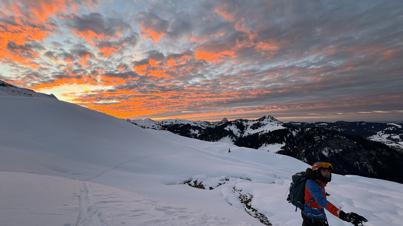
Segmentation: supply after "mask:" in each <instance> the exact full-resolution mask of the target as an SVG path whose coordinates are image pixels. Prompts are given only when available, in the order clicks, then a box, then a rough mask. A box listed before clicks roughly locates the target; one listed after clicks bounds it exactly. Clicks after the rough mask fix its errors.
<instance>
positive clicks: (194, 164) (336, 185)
mask: <svg viewBox="0 0 403 226" xmlns="http://www.w3.org/2000/svg"><path fill="white" fill-rule="evenodd" d="M0 106H2V107H3V106H4V108H2V111H0V125H1V127H0V180H1V181H2V183H0V199H1V200H2V202H0V208H1V209H2V211H0V216H1V217H0V225H7V226H17V225H41V226H48V225H49V226H51V225H52V226H53V225H70V226H72V225H81V226H93V225H108V226H110V225H243V226H245V225H263V222H266V221H265V219H266V220H268V221H269V223H270V224H272V225H276V226H279V225H281V226H295V225H300V224H301V219H300V218H301V217H300V213H299V212H295V211H294V207H293V206H292V205H290V204H289V203H288V202H287V201H286V196H287V193H288V187H289V183H290V179H291V175H292V174H294V173H295V172H298V171H302V170H305V168H306V167H308V165H307V164H305V163H303V162H301V161H298V160H296V159H294V158H291V157H288V156H283V155H278V154H275V153H270V152H259V151H256V150H254V149H250V148H242V147H237V146H235V145H233V144H228V143H223V142H206V141H201V140H196V139H191V138H187V137H182V136H178V135H176V134H173V133H171V132H168V131H164V130H145V129H142V128H139V127H136V126H133V125H132V124H130V123H128V122H127V121H124V120H119V119H116V118H112V117H110V116H107V115H104V114H101V113H99V112H94V111H90V110H88V109H85V108H82V107H79V106H76V105H72V104H69V103H65V102H62V101H53V100H51V99H50V98H25V97H17V96H7V97H3V98H0ZM27 115H28V116H29V117H27ZM229 149H231V152H228V150H229ZM194 179H196V180H198V181H199V183H201V184H205V185H206V186H211V187H212V188H213V189H211V190H210V189H198V188H194V187H192V186H189V185H188V184H186V183H185V182H186V181H189V180H190V181H192V180H194ZM328 192H329V193H330V194H331V196H330V197H329V199H330V200H331V201H332V202H334V203H335V204H336V205H337V206H339V207H342V208H343V210H345V211H354V212H357V213H359V214H361V215H363V216H365V217H366V218H368V220H369V222H368V223H367V224H366V226H375V225H377V226H378V225H388V226H398V225H401V221H402V216H403V204H402V203H403V185H402V184H398V183H393V182H388V181H384V180H377V179H369V178H365V177H359V176H339V175H335V176H334V179H333V181H332V183H330V184H329V185H328ZM247 206H250V208H247V209H245V208H246V207H247ZM329 222H330V225H332V226H342V225H349V224H347V223H344V222H341V221H340V220H339V219H336V218H335V217H333V216H330V215H329ZM266 223H267V222H266ZM266 223H265V224H266ZM266 225H268V223H267V224H266Z"/></svg>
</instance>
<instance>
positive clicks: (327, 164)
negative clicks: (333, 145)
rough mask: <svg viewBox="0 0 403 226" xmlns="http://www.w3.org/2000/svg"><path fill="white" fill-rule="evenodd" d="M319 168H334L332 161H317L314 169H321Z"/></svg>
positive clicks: (313, 166)
mask: <svg viewBox="0 0 403 226" xmlns="http://www.w3.org/2000/svg"><path fill="white" fill-rule="evenodd" d="M319 169H330V170H332V169H333V166H332V164H331V163H330V162H315V163H314V164H313V165H312V170H319Z"/></svg>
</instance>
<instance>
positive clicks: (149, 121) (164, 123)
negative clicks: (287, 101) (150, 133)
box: [128, 118, 214, 129]
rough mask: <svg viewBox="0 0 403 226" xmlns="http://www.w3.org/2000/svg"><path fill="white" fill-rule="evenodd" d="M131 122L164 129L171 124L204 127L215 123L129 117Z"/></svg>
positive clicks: (145, 126)
mask: <svg viewBox="0 0 403 226" xmlns="http://www.w3.org/2000/svg"><path fill="white" fill-rule="evenodd" d="M128 121H129V122H131V123H133V124H134V125H137V126H140V127H141V128H145V129H162V127H164V126H171V125H189V126H198V127H201V128H203V129H205V128H207V127H209V126H212V125H214V123H210V122H205V121H190V120H183V119H167V120H161V121H155V120H152V119H149V118H147V119H132V120H131V119H129V120H128Z"/></svg>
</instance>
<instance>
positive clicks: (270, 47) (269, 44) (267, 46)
mask: <svg viewBox="0 0 403 226" xmlns="http://www.w3.org/2000/svg"><path fill="white" fill-rule="evenodd" d="M255 48H256V49H257V50H259V51H262V52H266V51H277V50H278V49H280V46H279V44H278V43H276V42H273V41H265V42H258V43H257V44H256V46H255Z"/></svg>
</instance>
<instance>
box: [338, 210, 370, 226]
mask: <svg viewBox="0 0 403 226" xmlns="http://www.w3.org/2000/svg"><path fill="white" fill-rule="evenodd" d="M339 218H340V219H342V220H344V221H347V222H350V223H352V224H354V225H358V224H362V222H367V221H368V220H367V219H366V218H365V217H363V216H360V215H358V214H356V213H353V212H351V213H345V212H344V211H342V210H341V211H340V213H339Z"/></svg>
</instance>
